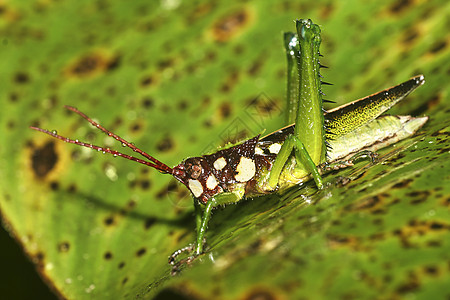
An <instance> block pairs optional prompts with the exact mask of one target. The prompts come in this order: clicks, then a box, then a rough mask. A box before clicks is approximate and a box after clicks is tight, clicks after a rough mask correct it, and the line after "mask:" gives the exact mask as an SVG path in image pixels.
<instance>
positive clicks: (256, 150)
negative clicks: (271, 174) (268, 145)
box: [255, 147, 264, 155]
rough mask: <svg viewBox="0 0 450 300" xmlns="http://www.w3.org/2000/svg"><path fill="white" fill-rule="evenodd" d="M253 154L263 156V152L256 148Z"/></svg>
mask: <svg viewBox="0 0 450 300" xmlns="http://www.w3.org/2000/svg"><path fill="white" fill-rule="evenodd" d="M255 154H259V155H263V154H264V151H263V150H262V149H261V148H259V147H256V148H255Z"/></svg>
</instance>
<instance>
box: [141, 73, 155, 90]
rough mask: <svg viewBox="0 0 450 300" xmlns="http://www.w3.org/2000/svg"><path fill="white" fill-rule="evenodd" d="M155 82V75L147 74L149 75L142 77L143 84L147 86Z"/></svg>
mask: <svg viewBox="0 0 450 300" xmlns="http://www.w3.org/2000/svg"><path fill="white" fill-rule="evenodd" d="M153 82H154V80H153V77H152V76H147V77H144V78H142V79H141V86H142V87H147V86H150V85H151V84H152V83H153Z"/></svg>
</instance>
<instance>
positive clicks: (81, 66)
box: [67, 53, 120, 77]
mask: <svg viewBox="0 0 450 300" xmlns="http://www.w3.org/2000/svg"><path fill="white" fill-rule="evenodd" d="M119 61H120V59H119V57H117V56H109V57H108V56H107V55H105V54H104V53H90V54H86V55H84V56H82V57H80V58H79V59H77V60H76V61H75V62H74V63H73V64H72V65H71V66H69V67H68V70H67V73H68V75H69V76H75V77H88V76H92V75H94V74H97V73H100V72H102V71H105V70H112V69H115V68H117V67H118V65H119Z"/></svg>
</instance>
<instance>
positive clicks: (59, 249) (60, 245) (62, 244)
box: [58, 242, 70, 252]
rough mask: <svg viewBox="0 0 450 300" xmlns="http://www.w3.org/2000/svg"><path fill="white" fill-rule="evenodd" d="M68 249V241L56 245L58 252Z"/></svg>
mask: <svg viewBox="0 0 450 300" xmlns="http://www.w3.org/2000/svg"><path fill="white" fill-rule="evenodd" d="M69 249H70V244H69V242H62V243H60V244H59V245H58V251H59V252H67V251H69Z"/></svg>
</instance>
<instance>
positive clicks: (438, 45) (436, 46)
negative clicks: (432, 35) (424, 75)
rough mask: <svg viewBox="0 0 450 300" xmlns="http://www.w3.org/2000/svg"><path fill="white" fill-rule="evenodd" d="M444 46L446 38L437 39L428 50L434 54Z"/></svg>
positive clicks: (445, 45)
mask: <svg viewBox="0 0 450 300" xmlns="http://www.w3.org/2000/svg"><path fill="white" fill-rule="evenodd" d="M446 47H447V41H446V40H442V41H438V42H436V43H435V44H434V45H433V46H432V48H431V49H430V52H431V53H433V54H436V53H438V52H440V51H441V50H443V49H445V48H446Z"/></svg>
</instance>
